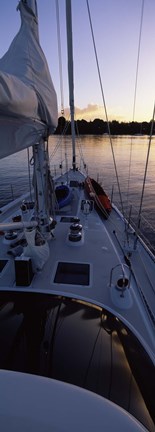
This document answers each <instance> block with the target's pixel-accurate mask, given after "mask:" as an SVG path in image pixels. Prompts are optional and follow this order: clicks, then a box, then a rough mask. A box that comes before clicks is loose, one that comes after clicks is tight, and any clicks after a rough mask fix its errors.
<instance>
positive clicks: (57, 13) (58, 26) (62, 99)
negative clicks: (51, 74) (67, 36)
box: [55, 0, 64, 114]
mask: <svg viewBox="0 0 155 432" xmlns="http://www.w3.org/2000/svg"><path fill="white" fill-rule="evenodd" d="M55 5H56V22H57V38H58V58H59V75H60V95H61V114H64V95H63V78H62V77H63V74H62V53H61V32H60V19H59V1H58V0H55Z"/></svg>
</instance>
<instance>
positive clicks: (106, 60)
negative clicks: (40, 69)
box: [0, 0, 155, 121]
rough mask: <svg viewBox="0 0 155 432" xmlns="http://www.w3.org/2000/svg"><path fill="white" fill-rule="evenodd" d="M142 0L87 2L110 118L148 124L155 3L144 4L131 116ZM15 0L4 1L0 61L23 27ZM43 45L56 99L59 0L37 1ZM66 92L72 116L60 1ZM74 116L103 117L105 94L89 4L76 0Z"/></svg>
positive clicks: (154, 75) (153, 84) (154, 76)
mask: <svg viewBox="0 0 155 432" xmlns="http://www.w3.org/2000/svg"><path fill="white" fill-rule="evenodd" d="M142 1H143V0H89V6H90V12H91V18H92V24H93V30H94V37H95V41H96V49H97V53H98V60H99V66H100V72H101V78H102V84H103V90H104V95H105V101H106V106H107V111H108V116H109V119H110V120H114V119H116V120H118V121H132V120H133V119H134V120H137V121H143V120H146V121H149V120H150V119H151V118H152V113H153V105H154V98H155V0H145V3H144V14H143V27H142V38H141V49H140V58H139V73H138V84H137V97H136V105H135V115H134V118H133V104H134V91H135V80H136V66H137V53H138V43H139V32H140V18H141V7H142ZM17 4H18V1H17V0H10V1H7V0H1V1H0V7H1V13H0V57H2V55H3V54H4V53H5V52H6V50H7V49H8V47H9V45H10V43H11V41H12V39H13V37H14V36H15V35H16V33H17V31H18V29H19V26H20V14H19V12H17V11H16V6H17ZM37 4H38V14H39V32H40V42H41V46H42V48H43V50H44V53H45V55H46V58H47V61H48V64H49V68H50V71H51V75H52V79H53V82H54V86H55V89H56V92H57V96H58V105H59V110H60V107H61V99H60V78H59V64H58V44H57V29H56V7H55V0H38V2H37ZM59 9H60V25H61V43H62V47H61V48H62V67H63V77H64V78H63V93H64V107H65V113H64V115H65V117H66V118H67V117H68V115H69V114H68V104H69V102H68V78H67V56H66V27H65V1H64V0H59ZM72 13H73V44H74V75H75V80H74V81H75V89H74V90H75V107H76V118H80V119H82V118H83V119H85V120H93V119H94V118H103V119H105V113H104V108H103V103H102V95H101V90H100V85H99V79H98V74H97V66H96V61H95V55H94V50H93V43H92V38H91V32H90V25H89V20H88V13H87V5H86V1H85V0H72Z"/></svg>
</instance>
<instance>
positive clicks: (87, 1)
mask: <svg viewBox="0 0 155 432" xmlns="http://www.w3.org/2000/svg"><path fill="white" fill-rule="evenodd" d="M86 3H87V9H88V16H89V23H90V29H91V35H92V40H93V47H94V52H95V58H96V65H97V71H98V77H99V82H100V88H101V94H102V100H103V106H104V110H105V117H106V122H107V129H108V135H109V140H110V145H111V151H112V156H113V162H114V168H115V174H116V179H117V185H118V191H119V197H120V203H121V208H122V213H123V215H124V208H123V201H122V194H121V188H120V183H119V177H118V171H117V166H116V160H115V154H114V148H113V142H112V137H111V131H110V124H109V119H108V113H107V107H106V102H105V96H104V91H103V85H102V79H101V73H100V67H99V61H98V55H97V49H96V43H95V36H94V31H93V25H92V19H91V13H90V7H89V0H86Z"/></svg>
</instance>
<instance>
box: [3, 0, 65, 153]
mask: <svg viewBox="0 0 155 432" xmlns="http://www.w3.org/2000/svg"><path fill="white" fill-rule="evenodd" d="M18 9H19V10H20V14H21V27H20V30H19V32H18V34H17V35H16V37H15V38H14V40H13V41H12V43H11V45H10V48H9V50H8V51H7V53H6V54H5V55H4V56H3V57H2V58H1V59H0V158H2V157H4V156H8V155H10V154H12V153H15V152H17V151H19V150H22V149H23V148H26V147H29V146H31V145H34V144H36V143H38V142H39V141H40V140H41V139H42V138H43V137H44V136H48V135H50V134H51V133H52V132H53V130H54V129H55V127H56V125H57V98H56V93H55V90H54V87H53V83H52V79H51V76H50V73H49V69H48V65H47V62H46V59H45V55H44V53H43V51H42V49H41V46H40V43H39V36H38V21H37V9H36V2H35V1H34V0H33V1H32V0H31V1H30V0H27V1H23V0H21V1H20V2H19V6H18Z"/></svg>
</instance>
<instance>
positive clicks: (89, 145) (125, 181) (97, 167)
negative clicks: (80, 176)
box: [0, 136, 155, 246]
mask: <svg viewBox="0 0 155 432" xmlns="http://www.w3.org/2000/svg"><path fill="white" fill-rule="evenodd" d="M56 147H58V149H57V152H56V153H55V149H56ZM113 148H114V154H115V161H116V166H117V174H118V178H119V184H120V189H121V194H122V200H123V203H124V210H125V211H126V212H127V213H129V206H130V203H132V218H133V220H134V222H135V223H136V222H137V216H138V212H139V206H140V200H141V193H142V186H143V176H144V171H145V161H146V155H147V150H148V137H146V136H135V137H132V138H131V137H129V136H128V137H127V136H117V137H114V138H113ZM49 153H50V165H51V171H52V173H53V174H58V173H60V168H59V163H60V160H61V161H62V167H63V168H62V169H63V170H66V167H67V166H70V161H71V140H70V137H65V138H59V137H51V138H50V142H49ZM82 158H84V162H85V163H86V164H87V170H88V174H89V175H90V176H92V177H94V178H95V179H97V178H98V179H99V181H100V182H101V183H102V185H104V188H105V190H106V191H107V192H108V194H109V196H111V194H112V190H113V194H114V195H113V201H114V202H115V203H117V205H118V202H119V194H118V187H117V181H116V174H115V170H114V163H113V158H112V151H111V146H110V143H109V138H108V137H107V136H83V137H81V139H80V140H78V141H77V164H78V166H79V167H80V168H81V169H83V160H82ZM32 173H33V168H32V167H31V176H32ZM0 185H1V191H0V207H2V206H3V205H4V204H7V203H8V202H9V201H10V200H11V199H12V198H13V197H14V198H16V197H18V196H20V195H21V193H24V192H26V191H27V188H28V185H29V179H28V162H27V151H26V150H25V151H22V152H19V153H18V154H16V155H12V156H10V157H8V158H5V159H3V160H1V161H0ZM146 220H147V221H148V223H149V225H148V224H146ZM141 224H142V229H143V232H144V233H145V235H146V236H147V237H148V239H149V240H150V241H151V243H152V244H153V245H154V246H155V233H152V228H153V229H154V230H155V137H154V138H153V139H152V144H151V150H150V156H149V164H148V170H147V177H146V186H145V193H144V199H143V206H142V223H141ZM150 225H151V226H150Z"/></svg>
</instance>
